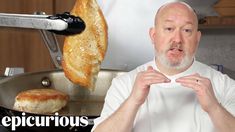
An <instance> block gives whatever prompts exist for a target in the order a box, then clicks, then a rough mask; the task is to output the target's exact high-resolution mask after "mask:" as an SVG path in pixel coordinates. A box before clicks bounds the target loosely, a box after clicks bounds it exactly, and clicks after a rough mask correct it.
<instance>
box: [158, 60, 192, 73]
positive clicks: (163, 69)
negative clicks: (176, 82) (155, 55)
mask: <svg viewBox="0 0 235 132" xmlns="http://www.w3.org/2000/svg"><path fill="white" fill-rule="evenodd" d="M155 62H156V65H157V68H158V69H159V71H160V72H161V73H163V74H165V75H168V76H172V75H176V74H179V73H181V72H184V71H186V70H187V69H188V68H189V67H190V66H191V65H192V63H193V61H192V63H191V64H190V65H188V66H186V67H184V68H181V69H176V68H169V67H166V66H164V65H162V64H161V63H160V62H159V61H157V60H156V61H155Z"/></svg>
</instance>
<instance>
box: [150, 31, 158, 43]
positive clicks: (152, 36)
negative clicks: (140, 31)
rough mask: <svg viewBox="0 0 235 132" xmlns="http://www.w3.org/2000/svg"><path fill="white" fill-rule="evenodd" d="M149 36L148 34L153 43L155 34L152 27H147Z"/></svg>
mask: <svg viewBox="0 0 235 132" xmlns="http://www.w3.org/2000/svg"><path fill="white" fill-rule="evenodd" d="M149 36H150V38H151V40H152V43H153V44H154V41H155V36H156V31H155V28H154V27H152V28H150V29H149Z"/></svg>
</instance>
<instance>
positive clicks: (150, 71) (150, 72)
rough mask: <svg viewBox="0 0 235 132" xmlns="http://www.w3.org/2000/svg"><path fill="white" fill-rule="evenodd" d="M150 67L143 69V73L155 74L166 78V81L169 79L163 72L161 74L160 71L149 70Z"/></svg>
mask: <svg viewBox="0 0 235 132" xmlns="http://www.w3.org/2000/svg"><path fill="white" fill-rule="evenodd" d="M150 69H151V68H150V67H149V70H147V71H145V72H144V74H146V75H151V74H156V76H159V77H162V78H166V79H167V80H168V81H170V79H169V78H167V77H166V76H165V75H164V74H162V73H161V72H158V71H156V70H154V69H152V70H150Z"/></svg>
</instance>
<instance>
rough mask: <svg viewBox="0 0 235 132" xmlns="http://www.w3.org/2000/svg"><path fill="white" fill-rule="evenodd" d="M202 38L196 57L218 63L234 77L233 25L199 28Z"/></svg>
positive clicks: (234, 31)
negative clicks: (228, 26)
mask: <svg viewBox="0 0 235 132" xmlns="http://www.w3.org/2000/svg"><path fill="white" fill-rule="evenodd" d="M201 32H202V38H201V42H200V45H199V48H198V51H197V54H196V59H197V60H199V61H201V62H204V63H206V64H220V65H223V66H224V72H225V73H228V74H230V76H232V77H234V78H235V41H234V40H235V27H233V28H232V27H231V28H214V29H201Z"/></svg>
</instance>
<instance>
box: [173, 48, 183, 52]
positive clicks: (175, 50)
mask: <svg viewBox="0 0 235 132" xmlns="http://www.w3.org/2000/svg"><path fill="white" fill-rule="evenodd" d="M170 51H173V52H177V51H178V52H182V51H183V49H181V48H177V47H173V48H170Z"/></svg>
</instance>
